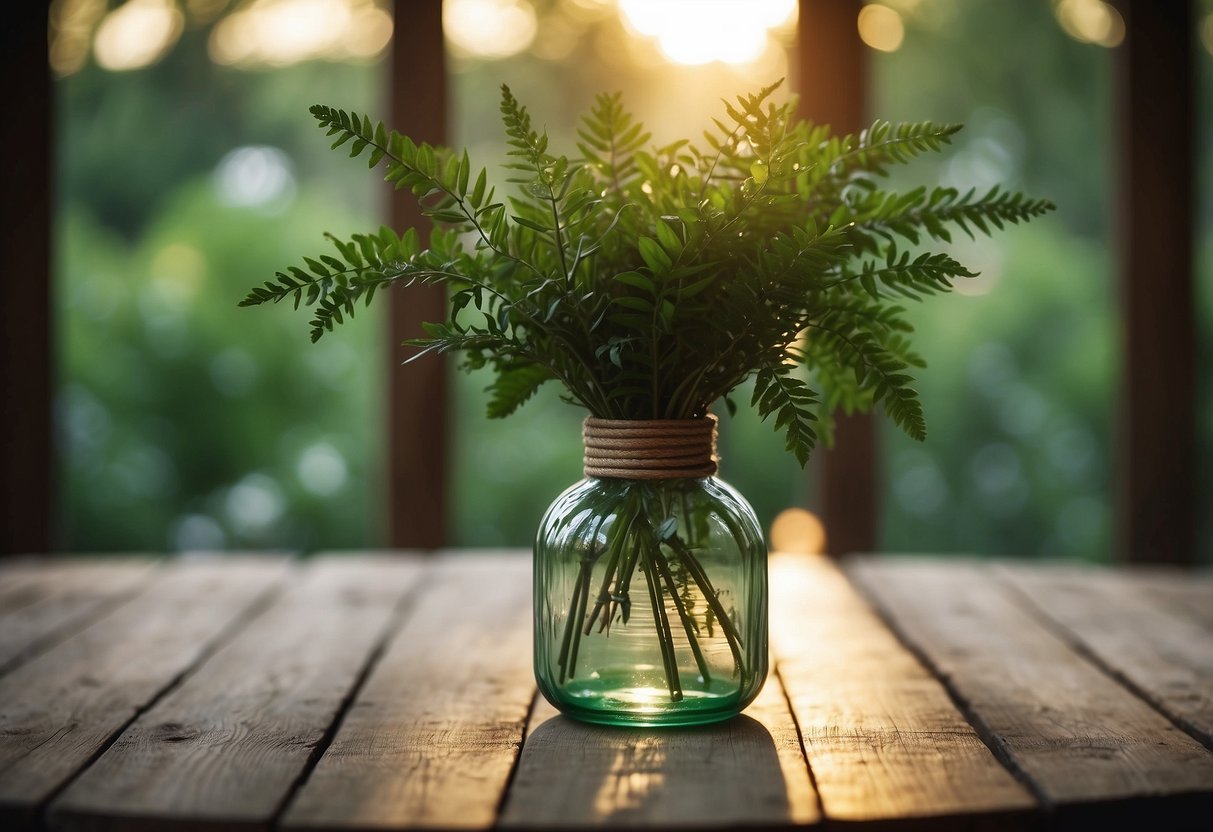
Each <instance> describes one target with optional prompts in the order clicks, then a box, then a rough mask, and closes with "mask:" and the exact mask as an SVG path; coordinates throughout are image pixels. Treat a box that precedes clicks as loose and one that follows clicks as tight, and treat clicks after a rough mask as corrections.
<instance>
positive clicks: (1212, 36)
mask: <svg viewBox="0 0 1213 832" xmlns="http://www.w3.org/2000/svg"><path fill="white" fill-rule="evenodd" d="M1200 41H1201V43H1203V44H1204V45H1205V49H1206V50H1208V52H1209V54H1210V55H1213V13H1209V14H1207V15H1205V19H1204V20H1202V21H1201V23H1200Z"/></svg>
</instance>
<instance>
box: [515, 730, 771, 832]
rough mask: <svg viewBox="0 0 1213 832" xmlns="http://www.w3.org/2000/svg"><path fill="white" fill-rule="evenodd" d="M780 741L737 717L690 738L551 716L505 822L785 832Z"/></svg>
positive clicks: (532, 744) (532, 747)
mask: <svg viewBox="0 0 1213 832" xmlns="http://www.w3.org/2000/svg"><path fill="white" fill-rule="evenodd" d="M789 815H790V812H789V803H788V794H787V791H786V786H785V781H784V774H783V771H782V769H781V768H780V764H779V756H778V754H777V752H776V748H775V743H774V740H773V739H772V738H771V735H770V733H769V732H768V731H767V729H766V728H764V727H763V726H762V724H760V723H759V722H757V721H755V720H753V719H751V718H749V717H747V716H739V717H736V718H734V719H732V720H729V721H728V722H723V723H718V724H715V725H707V726H700V727H693V728H664V729H643V728H642V729H637V728H610V727H605V726H595V725H587V724H584V723H580V722H575V721H573V720H571V719H568V718H566V717H563V716H558V715H555V714H553V715H552V716H551V717H549V718H548V719H547V720H546V721H545V722H543V723H542V724H540V725H539V726H538V727H537V728H535V729H534V731H532V732H531V735H530V736H529V737H528V738H527V741H526V746H525V748H524V750H523V754H522V759H521V761H520V763H519V767H518V771H517V775H516V777H515V780H514V782H513V784H512V786H511V789H510V798H509V801H508V802H507V803H506V806H505V808H504V815H503V821H504V822H505V823H506V824H509V823H511V822H514V823H516V824H517V823H520V822H523V821H524V820H525V823H526V825H532V824H550V825H562V824H578V823H587V822H589V823H595V824H604V825H612V826H613V825H631V824H635V823H637V822H644V823H647V824H661V823H663V822H672V823H678V824H679V825H697V824H706V825H713V826H718V825H719V826H726V825H730V824H740V823H745V824H747V825H751V824H754V823H760V824H761V823H774V824H778V823H787V822H788V819H789Z"/></svg>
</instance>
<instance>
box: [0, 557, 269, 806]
mask: <svg viewBox="0 0 1213 832" xmlns="http://www.w3.org/2000/svg"><path fill="white" fill-rule="evenodd" d="M287 569H288V565H287V563H286V561H285V560H283V559H274V560H268V559H264V558H236V557H228V558H224V559H223V560H205V561H184V562H178V563H174V564H172V565H171V566H166V567H164V568H162V569H161V570H158V573H157V575H156V577H155V579H154V580H153V582H152V585H151V586H150V587H149V588H148V589H147V591H146V592H144V593H143V594H142V595H140V596H139V597H137V598H135V599H134V600H132V601H131V602H130V603H128V604H125V605H124V606H122V607H121V608H119V609H118V610H116V611H115V612H113V613H112V614H110V615H107V616H105V617H104V618H102V619H100V620H99V621H97V622H95V623H94V624H93V625H92V626H90V627H88V628H86V629H85V630H83V631H81V632H79V633H77V634H75V635H74V636H72V637H70V638H68V639H67V640H65V641H63V642H60V643H59V644H58V645H56V646H55V647H53V648H51V649H50V650H48V651H47V652H45V653H42V654H41V655H39V656H38V657H37V658H35V659H33V660H31V661H30V662H28V663H26V664H23V665H21V666H20V667H18V668H17V669H16V670H14V671H12V672H11V673H9V674H7V675H5V676H3V677H0V825H3V826H5V827H6V828H8V829H12V828H15V827H17V826H19V825H26V824H32V823H33V821H34V820H35V813H36V811H37V809H38V807H39V806H40V805H41V804H42V803H43V802H44V801H46V800H47V798H49V797H50V796H51V795H52V794H53V793H54V792H55V790H56V789H58V788H59V787H60V786H61V785H62V784H64V783H65V782H66V781H67V780H68V779H69V778H71V777H72V776H73V775H74V774H75V773H76V772H77V771H79V770H80V769H81V768H82V767H84V766H86V765H87V764H88V763H89V762H90V760H91V759H92V758H93V757H94V756H95V755H97V754H98V753H99V752H100V751H102V750H103V749H104V748H105V746H106V744H107V743H109V742H110V740H111V739H112V738H113V737H114V736H115V735H116V734H117V733H118V732H119V731H121V730H122V728H123V727H124V726H125V725H127V724H128V723H129V722H130V721H131V720H132V719H133V718H134V717H135V716H136V715H137V714H138V713H139V711H140V709H141V708H144V707H146V706H147V705H148V704H149V703H150V702H152V701H153V700H154V699H155V697H156V696H157V695H158V694H159V693H160V692H161V691H162V690H164V689H165V688H166V687H167V686H168V685H170V684H172V683H173V682H174V681H175V680H176V679H178V678H180V676H181V675H182V674H183V673H185V672H186V671H187V670H189V668H191V667H192V666H193V665H194V664H195V663H196V662H197V661H198V660H199V659H200V658H201V657H202V656H204V655H205V654H206V653H207V651H208V650H210V649H212V647H213V646H214V645H215V644H216V642H217V640H219V639H221V638H223V637H224V636H225V635H227V634H229V633H230V632H231V631H232V629H233V628H234V626H235V625H236V624H238V623H239V622H240V621H241V620H242V616H247V615H248V614H249V611H250V609H253V608H254V605H255V604H256V602H257V601H258V600H259V599H261V598H263V597H264V596H265V595H266V593H267V592H268V591H271V590H272V589H273V588H274V587H276V586H277V585H278V584H279V583H280V582H281V581H282V580H283V577H284V576H285V575H286V574H287Z"/></svg>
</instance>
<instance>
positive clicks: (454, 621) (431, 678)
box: [281, 554, 535, 829]
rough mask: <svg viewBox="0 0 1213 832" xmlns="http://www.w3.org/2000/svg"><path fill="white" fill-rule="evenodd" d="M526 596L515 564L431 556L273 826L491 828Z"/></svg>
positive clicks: (512, 739) (505, 762)
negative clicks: (426, 577)
mask: <svg viewBox="0 0 1213 832" xmlns="http://www.w3.org/2000/svg"><path fill="white" fill-rule="evenodd" d="M529 599H530V568H529V563H528V562H527V561H526V560H525V559H524V558H521V557H510V556H505V557H503V556H502V555H462V554H461V555H454V554H451V555H446V556H443V557H441V558H439V559H438V560H437V561H436V562H435V564H434V566H433V576H432V581H431V583H430V584H429V585H428V586H427V588H426V591H425V592H424V593H422V594H421V596H420V597H419V599H418V602H417V604H416V606H415V608H414V609H413V611H412V612H411V613H410V614H409V616H408V617H407V619H406V620H405V622H404V624H403V626H402V627H401V628H400V629H399V631H397V632H396V634H395V636H394V637H393V638H392V639H391V641H390V643H389V644H388V645H387V646H386V648H385V649H384V652H383V655H382V657H381V658H380V660H379V662H378V663H377V664H376V666H375V667H374V668H373V669H372V671H371V672H370V674H369V676H368V678H367V679H366V682H365V684H364V685H363V687H362V689H361V691H360V692H359V694H358V696H357V697H356V698H355V700H354V702H353V704H352V706H351V707H350V709H349V711H348V712H347V713H346V715H345V719H344V720H343V722H342V724H341V726H340V727H339V729H338V730H337V731H336V734H335V736H334V737H333V740H332V743H331V744H330V745H329V748H328V750H327V751H326V753H325V754H324V755H323V756H322V757H321V758H320V760H319V762H318V763H317V764H316V766H315V768H314V769H313V770H312V772H311V774H310V775H309V776H308V778H307V780H306V782H304V783H303V785H302V787H301V788H300V789H299V792H298V794H297V795H296V796H295V798H294V799H293V800H292V801H291V802H290V804H289V805H288V806H287V809H286V812H285V814H284V815H283V817H282V819H281V826H282V827H283V828H286V829H371V828H374V829H382V828H384V827H396V828H413V827H433V826H441V827H458V828H463V829H477V828H486V827H489V826H491V825H492V824H493V823H494V822H495V820H496V817H497V812H498V808H499V806H500V805H501V802H502V799H503V794H504V790H505V788H506V785H507V783H508V782H509V780H510V777H511V772H512V771H513V769H514V766H515V764H516V761H517V758H518V754H519V749H520V746H521V741H522V736H523V732H524V729H525V725H526V719H527V714H528V712H529V710H530V707H531V703H532V701H533V697H534V691H535V686H534V679H533V674H532V669H531V612H530V603H529Z"/></svg>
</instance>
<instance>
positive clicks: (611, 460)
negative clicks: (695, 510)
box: [581, 414, 717, 480]
mask: <svg viewBox="0 0 1213 832" xmlns="http://www.w3.org/2000/svg"><path fill="white" fill-rule="evenodd" d="M581 437H582V441H583V442H584V443H585V459H584V466H585V475H586V476H587V477H600V478H601V477H611V478H614V479H624V480H672V479H682V478H699V477H710V476H712V475H714V474H715V473H716V462H717V456H716V417H715V416H714V415H711V414H708V415H707V416H705V417H703V418H702V419H597V418H595V417H593V416H590V417H588V418H587V419H586V420H585V422H584V424H583V425H582V429H581Z"/></svg>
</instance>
